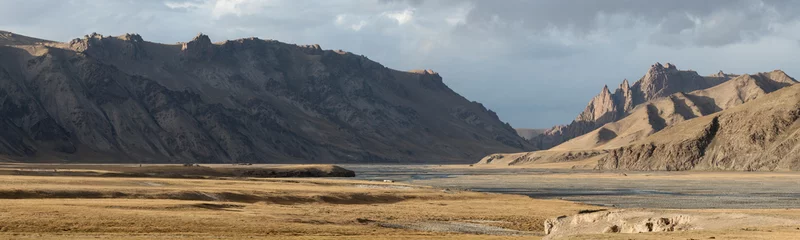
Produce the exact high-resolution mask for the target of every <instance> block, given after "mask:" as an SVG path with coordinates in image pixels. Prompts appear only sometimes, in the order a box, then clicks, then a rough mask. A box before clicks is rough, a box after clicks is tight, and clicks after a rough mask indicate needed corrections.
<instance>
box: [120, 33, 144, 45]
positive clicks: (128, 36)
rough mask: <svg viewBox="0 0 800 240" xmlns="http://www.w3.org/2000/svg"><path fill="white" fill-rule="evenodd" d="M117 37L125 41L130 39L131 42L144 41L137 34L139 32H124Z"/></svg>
mask: <svg viewBox="0 0 800 240" xmlns="http://www.w3.org/2000/svg"><path fill="white" fill-rule="evenodd" d="M119 39H122V40H125V41H131V42H135V43H138V42H144V39H142V36H141V35H139V34H136V33H126V34H125V35H122V36H119Z"/></svg>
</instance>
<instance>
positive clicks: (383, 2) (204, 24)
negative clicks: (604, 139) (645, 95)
mask: <svg viewBox="0 0 800 240" xmlns="http://www.w3.org/2000/svg"><path fill="white" fill-rule="evenodd" d="M798 10H800V1H791V0H776V1H768V0H763V1H756V0H700V1H695V0H669V1H668V0H658V1H645V0H603V1H594V0H553V1H535V0H529V1H513V0H504V1H490V0H473V1H469V0H466V1H450V0H406V1H404V0H324V1H319V0H317V1H302V0H0V29H1V30H6V31H12V32H16V33H19V34H24V35H30V36H35V37H39V38H46V39H51V40H58V41H68V40H70V39H73V38H77V37H81V36H83V35H85V34H88V33H91V32H97V33H100V34H104V35H120V34H124V33H129V32H131V33H134V32H135V33H139V34H141V35H142V37H143V38H144V39H145V40H147V41H153V42H164V43H174V42H180V41H188V40H190V39H191V38H192V37H194V36H195V35H196V34H197V33H198V32H203V33H206V34H208V35H210V37H211V38H212V40H213V41H222V40H225V39H234V38H242V37H250V36H256V37H259V38H263V39H276V40H279V41H282V42H288V43H297V44H314V43H318V44H320V45H321V46H322V48H324V49H343V50H346V51H350V52H353V53H356V54H363V55H365V56H367V57H369V58H370V59H373V60H376V61H378V62H380V63H382V64H383V65H385V66H387V67H390V68H394V69H399V70H410V69H422V68H424V69H433V70H434V71H437V72H439V73H440V74H441V75H442V77H443V78H444V81H445V83H447V85H449V86H450V87H451V88H453V89H454V90H455V91H456V92H458V93H460V94H462V95H463V96H465V97H467V98H468V99H470V100H474V101H478V102H481V103H483V104H484V105H486V106H487V107H488V108H490V109H492V110H494V111H496V112H497V113H498V114H499V116H500V118H501V119H502V120H504V121H507V122H510V123H511V124H512V125H513V126H514V127H531V128H544V127H550V126H552V125H554V124H566V123H569V122H570V121H571V120H572V119H573V118H574V117H575V116H576V115H577V114H578V113H579V112H580V111H582V110H583V108H584V107H585V106H586V104H587V103H588V101H589V100H590V99H591V98H592V97H593V96H594V95H595V94H597V93H598V92H599V91H600V89H602V87H603V85H604V84H608V85H609V87H611V88H612V89H613V88H616V86H617V85H619V83H620V82H621V81H622V80H623V79H624V78H628V79H630V80H632V81H635V80H638V79H639V78H641V77H642V76H643V75H644V73H645V72H646V71H647V68H648V67H649V66H650V65H651V64H653V63H655V62H661V63H665V62H671V63H674V64H675V65H677V66H678V68H679V69H693V70H696V71H698V72H699V73H700V74H701V75H709V74H712V73H716V72H717V71H719V70H723V71H725V72H728V73H755V72H764V71H771V70H774V69H783V70H784V71H786V72H787V73H788V74H789V75H792V76H800V65H798V63H800V61H798V59H800V57H798V56H800V19H799V18H798V16H800V15H798V14H797V12H798Z"/></svg>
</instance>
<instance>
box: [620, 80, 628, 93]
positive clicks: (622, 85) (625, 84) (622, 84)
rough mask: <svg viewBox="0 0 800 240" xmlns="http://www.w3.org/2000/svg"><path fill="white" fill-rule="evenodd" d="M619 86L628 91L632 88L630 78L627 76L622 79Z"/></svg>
mask: <svg viewBox="0 0 800 240" xmlns="http://www.w3.org/2000/svg"><path fill="white" fill-rule="evenodd" d="M619 88H620V89H622V90H625V91H627V90H628V89H630V88H631V84H630V83H628V79H627V78H625V79H623V80H622V83H620V84H619Z"/></svg>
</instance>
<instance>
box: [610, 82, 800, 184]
mask: <svg viewBox="0 0 800 240" xmlns="http://www.w3.org/2000/svg"><path fill="white" fill-rule="evenodd" d="M798 119H800V86H798V85H794V86H791V87H787V88H784V89H781V90H778V91H776V92H774V93H771V94H768V95H766V96H764V97H761V98H759V99H756V100H753V101H750V102H747V103H745V104H743V105H740V106H737V107H734V108H731V109H728V110H725V111H722V112H719V113H717V114H713V115H710V116H706V117H701V118H697V119H692V120H689V121H686V122H684V123H681V124H678V125H675V126H672V127H668V128H666V129H664V130H663V131H661V132H658V133H656V134H654V135H652V136H650V137H648V138H647V139H644V140H642V141H640V142H639V143H636V144H632V145H630V146H626V147H621V148H618V149H614V150H611V151H610V153H609V154H608V155H607V156H606V157H604V158H602V159H601V160H600V161H599V162H598V168H601V169H625V170H689V169H711V170H743V171H774V170H795V171H796V170H800V144H798V143H800V124H798Z"/></svg>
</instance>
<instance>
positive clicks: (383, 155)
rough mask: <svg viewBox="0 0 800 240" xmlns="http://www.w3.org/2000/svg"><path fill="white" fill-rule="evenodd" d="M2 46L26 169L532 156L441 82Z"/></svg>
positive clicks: (140, 52)
mask: <svg viewBox="0 0 800 240" xmlns="http://www.w3.org/2000/svg"><path fill="white" fill-rule="evenodd" d="M0 35H1V36H2V37H0V43H2V46H0V156H3V158H10V159H13V160H17V161H71V162H89V161H92V162H208V163H212V162H213V163H225V162H265V163H266V162H270V163H281V162H359V163H363V162H382V163H387V162H439V163H463V162H473V161H475V160H477V159H478V158H480V157H482V156H484V155H486V154H489V153H492V152H518V151H527V150H532V149H533V148H532V147H531V144H529V143H528V142H527V141H525V140H524V139H522V138H521V137H519V136H517V134H516V132H515V131H514V129H513V128H511V126H509V125H508V124H506V123H503V122H501V121H500V119H498V117H497V115H496V114H495V113H494V112H492V111H490V110H487V109H486V108H485V107H484V106H483V105H481V104H479V103H476V102H470V101H468V100H467V99H465V98H464V97H462V96H460V95H459V94H457V93H455V92H453V91H452V90H451V89H450V88H448V87H447V86H446V85H445V84H444V83H443V82H442V77H441V76H440V75H439V74H437V73H435V72H433V71H431V70H419V71H410V72H403V71H396V70H392V69H389V68H386V67H384V66H382V65H381V64H379V63H377V62H374V61H371V60H369V59H368V58H366V57H364V56H359V55H355V54H352V53H348V52H344V51H341V50H338V51H331V50H322V49H321V48H320V46H319V45H307V46H298V45H292V44H286V43H281V42H278V41H274V40H261V39H257V38H248V39H238V40H232V41H225V42H220V43H212V42H211V40H210V39H209V38H208V36H206V35H202V34H201V35H198V36H197V37H196V38H194V39H193V40H191V41H189V42H185V43H178V44H159V43H153V42H147V41H144V40H143V39H142V37H141V36H139V35H137V34H126V35H123V36H118V37H108V36H102V35H99V34H92V35H87V36H85V37H84V38H80V39H75V40H72V41H70V42H68V43H58V42H52V41H46V40H41V39H36V38H31V37H25V36H21V35H16V34H11V33H7V32H4V33H2V34H0Z"/></svg>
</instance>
